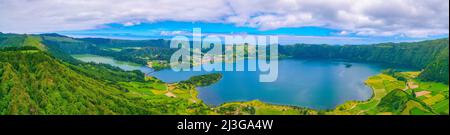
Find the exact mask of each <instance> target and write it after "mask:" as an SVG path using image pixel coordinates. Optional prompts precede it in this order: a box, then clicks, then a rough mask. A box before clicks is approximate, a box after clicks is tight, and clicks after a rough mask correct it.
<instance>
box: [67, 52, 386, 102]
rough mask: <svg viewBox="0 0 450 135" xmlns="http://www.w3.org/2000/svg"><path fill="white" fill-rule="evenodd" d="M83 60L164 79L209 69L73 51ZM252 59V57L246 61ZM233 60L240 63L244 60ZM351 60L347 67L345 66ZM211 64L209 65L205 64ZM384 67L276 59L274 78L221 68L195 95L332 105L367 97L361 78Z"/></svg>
mask: <svg viewBox="0 0 450 135" xmlns="http://www.w3.org/2000/svg"><path fill="white" fill-rule="evenodd" d="M74 57H75V58H77V59H79V60H82V61H85V62H96V63H106V64H111V65H113V66H118V67H120V68H122V69H124V70H141V71H142V72H144V73H147V74H149V75H152V76H155V77H157V78H159V79H161V80H163V81H165V82H169V83H171V82H177V81H181V80H186V79H188V78H189V77H191V76H195V75H202V74H207V73H210V72H194V71H190V72H175V71H173V70H171V69H168V70H162V71H158V72H152V71H153V70H152V69H151V68H148V67H145V66H140V65H136V64H132V63H126V62H120V61H116V60H114V59H112V58H109V57H101V56H95V55H74ZM249 62H255V61H249ZM236 64H244V61H241V62H238V63H236ZM346 64H351V65H352V66H351V67H346ZM206 66H211V65H206ZM382 69H385V67H382V66H379V65H375V64H363V63H349V62H339V61H321V60H280V61H279V70H278V71H279V73H278V79H277V80H276V81H275V82H268V83H262V82H259V75H260V74H261V73H260V72H257V71H256V72H255V71H252V72H250V71H241V72H237V71H234V72H230V71H228V72H225V71H223V72H221V73H222V74H223V78H222V80H220V81H219V82H218V83H215V84H213V85H211V86H208V87H201V88H198V89H199V91H200V94H199V98H200V99H202V100H203V101H204V102H205V103H207V104H211V105H220V104H222V103H225V102H231V101H249V100H255V99H258V100H261V101H264V102H268V103H274V104H284V105H294V106H299V107H309V108H314V109H332V108H334V107H336V106H337V105H339V104H342V103H344V102H346V101H349V100H367V99H369V98H370V97H371V96H372V91H371V90H370V88H368V87H367V86H366V85H365V84H364V81H365V80H366V79H367V78H368V77H369V76H372V75H375V74H378V73H380V71H381V70H382Z"/></svg>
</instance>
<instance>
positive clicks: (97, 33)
mask: <svg viewBox="0 0 450 135" xmlns="http://www.w3.org/2000/svg"><path fill="white" fill-rule="evenodd" d="M193 28H201V32H202V34H203V35H218V36H219V37H220V36H223V35H241V36H245V35H278V36H279V38H280V43H281V44H295V43H310V44H337V45H341V44H373V43H382V42H413V41H420V40H428V39H437V38H445V37H448V35H447V34H441V35H434V36H427V37H406V36H401V35H393V36H359V35H356V34H347V35H342V33H341V32H342V30H337V29H330V28H325V27H316V26H305V27H294V28H278V29H272V30H260V29H258V28H252V27H246V26H236V25H234V24H229V23H205V22H176V21H163V22H155V23H139V24H133V25H125V24H120V23H112V24H106V25H103V26H101V27H98V28H95V29H90V30H81V31H60V32H57V33H60V34H64V35H68V36H73V37H103V38H117V39H131V40H141V39H171V38H172V37H174V36H187V37H192V29H193ZM203 37H204V36H203Z"/></svg>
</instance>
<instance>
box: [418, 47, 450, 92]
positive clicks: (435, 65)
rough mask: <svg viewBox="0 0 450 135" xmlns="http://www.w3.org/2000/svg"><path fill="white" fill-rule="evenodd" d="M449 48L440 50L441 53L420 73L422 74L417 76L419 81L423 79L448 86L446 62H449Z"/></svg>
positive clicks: (447, 66)
mask: <svg viewBox="0 0 450 135" xmlns="http://www.w3.org/2000/svg"><path fill="white" fill-rule="evenodd" d="M448 50H449V48H448V47H447V48H445V49H443V50H442V52H441V53H440V54H439V56H438V57H437V58H436V59H435V60H434V61H433V62H431V63H430V64H429V65H427V67H426V68H425V70H424V71H423V72H422V74H421V75H420V76H419V78H420V79H423V80H425V81H436V82H443V83H446V84H449V80H448V78H449V77H448V74H449V73H448V69H449V65H448V61H449V55H448Z"/></svg>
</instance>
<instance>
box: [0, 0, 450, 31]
mask: <svg viewBox="0 0 450 135" xmlns="http://www.w3.org/2000/svg"><path fill="white" fill-rule="evenodd" d="M157 21H183V22H194V21H195V22H198V21H200V22H219V23H231V24H235V25H237V26H246V27H254V28H258V29H260V30H272V29H278V28H286V27H302V26H318V27H326V28H332V29H337V30H342V32H340V33H339V34H341V35H348V34H353V35H364V36H399V35H400V36H407V37H426V36H433V35H442V34H448V32H449V1H448V0H277V1H274V0H207V1H206V0H126V1H125V0H77V1H74V0H73V1H72V0H1V1H0V31H2V32H16V33H42V32H55V31H71V30H85V29H95V28H100V27H102V26H103V25H104V24H109V23H121V24H123V25H124V26H133V25H139V24H140V23H142V22H157Z"/></svg>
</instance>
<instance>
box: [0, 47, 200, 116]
mask: <svg viewBox="0 0 450 135" xmlns="http://www.w3.org/2000/svg"><path fill="white" fill-rule="evenodd" d="M149 83H150V82H149ZM124 87H125V86H121V85H119V84H113V83H107V82H106V81H103V80H99V79H93V78H90V77H87V76H85V75H83V74H80V73H78V72H76V71H74V70H72V69H71V68H68V67H67V65H66V64H64V63H61V62H59V61H57V60H54V59H53V58H52V57H51V56H49V55H48V54H46V53H44V52H42V51H39V50H33V51H30V50H18V51H0V114H188V113H189V114H195V113H202V111H203V113H205V112H204V108H205V107H202V106H203V105H202V104H195V103H191V102H189V101H187V100H186V99H172V98H169V97H167V96H164V95H153V94H142V93H140V92H139V91H137V90H136V91H135V89H132V88H128V89H125V88H124Z"/></svg>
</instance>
